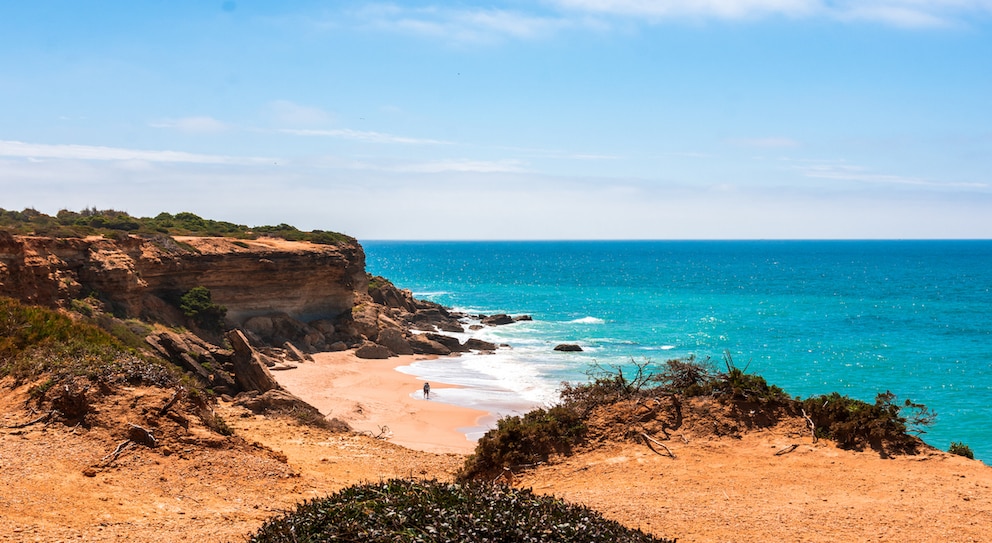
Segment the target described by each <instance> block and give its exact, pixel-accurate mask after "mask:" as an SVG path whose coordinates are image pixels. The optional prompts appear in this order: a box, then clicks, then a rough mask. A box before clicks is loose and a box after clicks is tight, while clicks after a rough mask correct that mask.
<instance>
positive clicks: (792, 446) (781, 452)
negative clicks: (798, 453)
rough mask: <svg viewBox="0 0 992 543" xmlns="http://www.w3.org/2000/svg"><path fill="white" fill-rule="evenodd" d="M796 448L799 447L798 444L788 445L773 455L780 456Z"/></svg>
mask: <svg viewBox="0 0 992 543" xmlns="http://www.w3.org/2000/svg"><path fill="white" fill-rule="evenodd" d="M797 448H799V445H798V444H793V445H789V446H788V447H786V448H784V449H782V450H780V451H778V452H777V453H775V456H782V455H783V454H789V453H790V452H792V451H794V450H796V449H797Z"/></svg>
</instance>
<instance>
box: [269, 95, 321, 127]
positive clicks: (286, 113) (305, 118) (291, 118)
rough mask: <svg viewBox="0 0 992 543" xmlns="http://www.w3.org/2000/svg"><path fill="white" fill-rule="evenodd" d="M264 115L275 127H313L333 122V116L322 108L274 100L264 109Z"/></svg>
mask: <svg viewBox="0 0 992 543" xmlns="http://www.w3.org/2000/svg"><path fill="white" fill-rule="evenodd" d="M265 115H266V116H267V117H269V118H270V119H271V121H272V122H273V123H275V124H276V125H282V126H287V125H289V126H314V125H321V124H326V123H328V122H331V121H332V120H334V116H333V115H332V114H330V113H328V112H327V111H325V110H324V109H322V108H319V107H315V106H307V105H303V104H297V103H296V102H293V101H290V100H274V101H272V102H270V103H269V104H268V105H267V106H266V108H265Z"/></svg>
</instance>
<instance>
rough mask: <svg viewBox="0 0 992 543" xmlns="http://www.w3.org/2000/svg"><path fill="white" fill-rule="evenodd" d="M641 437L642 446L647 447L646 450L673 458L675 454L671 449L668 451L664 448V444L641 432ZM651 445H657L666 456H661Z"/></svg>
mask: <svg viewBox="0 0 992 543" xmlns="http://www.w3.org/2000/svg"><path fill="white" fill-rule="evenodd" d="M641 437H643V438H644V444H645V445H647V446H648V448H649V449H651V450H652V451H653V452H654V453H655V454H658V455H660V456H669V457H671V458H672V459H674V458H675V454H674V453H673V452H672V451H671V449H669V448H668V447H666V446H665V444H664V443H662V442H660V441H658V440H657V439H654V438H653V437H651V436H649V435H647V434H645V433H643V432H641ZM652 443H654V444H655V445H658V446H659V447H661V448H662V449H665V452H666V453H668V454H667V455H665V454H662V453H660V452H658V449H655V448H654V446H653V445H651V444H652Z"/></svg>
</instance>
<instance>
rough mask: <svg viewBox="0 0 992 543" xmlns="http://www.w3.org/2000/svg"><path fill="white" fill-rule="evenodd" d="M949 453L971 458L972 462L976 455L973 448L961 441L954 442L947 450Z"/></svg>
mask: <svg viewBox="0 0 992 543" xmlns="http://www.w3.org/2000/svg"><path fill="white" fill-rule="evenodd" d="M947 452H949V453H951V454H956V455H958V456H963V457H965V458H970V459H971V460H974V459H975V453H974V452H972V450H971V447H969V446H967V445H965V444H964V443H961V442H959V441H952V442H951V446H950V448H949V449H947Z"/></svg>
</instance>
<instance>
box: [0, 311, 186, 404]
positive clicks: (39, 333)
mask: <svg viewBox="0 0 992 543" xmlns="http://www.w3.org/2000/svg"><path fill="white" fill-rule="evenodd" d="M4 375H9V376H11V377H13V378H14V379H15V380H16V381H18V382H23V381H29V380H32V379H38V378H40V377H43V376H48V378H49V382H47V384H46V385H44V386H45V387H46V388H49V387H51V386H52V385H54V384H56V383H58V382H61V381H63V380H65V379H68V378H72V377H80V376H82V377H90V378H94V379H98V380H101V381H104V382H107V383H114V382H129V383H133V384H149V385H155V386H162V387H169V386H174V385H176V384H178V383H180V382H182V381H183V379H182V377H181V373H180V372H179V371H178V370H177V369H176V368H175V367H173V366H172V365H170V364H167V363H166V362H164V361H162V360H159V359H157V358H151V357H145V356H143V355H141V354H139V353H138V352H137V351H136V350H134V349H131V348H129V347H127V346H126V345H124V344H123V343H121V341H120V340H118V339H117V338H116V337H114V336H113V335H111V334H110V333H109V332H107V331H106V330H103V329H101V328H99V327H97V326H95V325H92V324H86V323H77V322H74V321H73V320H72V319H70V318H69V317H67V316H65V315H62V314H60V313H58V312H55V311H52V310H50V309H46V308H43V307H37V306H30V305H25V304H21V303H20V302H18V301H16V300H12V299H10V298H0V376H4Z"/></svg>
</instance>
